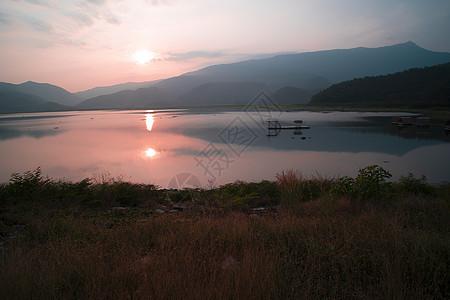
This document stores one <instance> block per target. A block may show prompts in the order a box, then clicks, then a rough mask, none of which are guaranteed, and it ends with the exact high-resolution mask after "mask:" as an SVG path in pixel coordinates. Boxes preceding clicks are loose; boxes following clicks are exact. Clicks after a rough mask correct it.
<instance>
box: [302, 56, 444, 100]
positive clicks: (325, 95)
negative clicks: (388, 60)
mask: <svg viewBox="0 0 450 300" xmlns="http://www.w3.org/2000/svg"><path fill="white" fill-rule="evenodd" d="M310 103H312V104H345V103H351V104H363V103H364V104H380V105H383V106H399V105H401V106H404V107H406V106H407V107H441V106H442V107H450V63H445V64H441V65H436V66H432V67H425V68H413V69H409V70H407V71H403V72H398V73H394V74H390V75H383V76H373V77H364V78H358V79H353V80H350V81H345V82H342V83H338V84H334V85H332V86H330V87H329V88H327V89H325V90H323V91H321V92H319V93H317V94H316V95H314V96H313V97H312V99H311V102H310Z"/></svg>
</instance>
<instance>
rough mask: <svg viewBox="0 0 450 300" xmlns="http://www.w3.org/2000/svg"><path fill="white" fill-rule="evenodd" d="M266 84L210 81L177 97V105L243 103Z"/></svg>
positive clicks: (249, 99) (265, 88)
mask: <svg viewBox="0 0 450 300" xmlns="http://www.w3.org/2000/svg"><path fill="white" fill-rule="evenodd" d="M267 89H268V86H267V85H266V84H264V83H260V82H211V83H205V84H203V85H201V86H199V87H196V88H194V89H192V90H190V91H189V92H186V93H184V94H183V95H181V96H180V97H178V98H177V99H176V100H175V101H174V104H179V105H245V104H247V103H249V102H251V101H252V100H253V98H254V97H255V96H256V95H257V94H258V93H259V92H261V91H263V90H267Z"/></svg>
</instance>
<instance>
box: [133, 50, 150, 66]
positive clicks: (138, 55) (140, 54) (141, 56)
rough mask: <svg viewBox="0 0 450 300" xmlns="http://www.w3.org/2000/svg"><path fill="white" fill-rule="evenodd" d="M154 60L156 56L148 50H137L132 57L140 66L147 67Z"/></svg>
mask: <svg viewBox="0 0 450 300" xmlns="http://www.w3.org/2000/svg"><path fill="white" fill-rule="evenodd" d="M154 58H155V54H154V53H153V52H150V51H148V50H136V51H135V52H134V53H133V55H132V59H133V61H134V62H136V63H138V64H140V65H145V64H146V63H148V62H149V61H151V60H152V59H154Z"/></svg>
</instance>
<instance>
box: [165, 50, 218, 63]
mask: <svg viewBox="0 0 450 300" xmlns="http://www.w3.org/2000/svg"><path fill="white" fill-rule="evenodd" d="M169 55H170V56H169V57H168V58H167V60H170V61H183V60H190V59H194V58H217V57H222V56H225V54H224V53H222V52H208V51H189V52H184V53H169Z"/></svg>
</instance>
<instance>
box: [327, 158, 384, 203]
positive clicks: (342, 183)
mask: <svg viewBox="0 0 450 300" xmlns="http://www.w3.org/2000/svg"><path fill="white" fill-rule="evenodd" d="M390 177H392V175H391V174H390V173H389V172H388V171H386V170H384V169H383V168H382V167H380V166H378V165H371V166H367V167H365V168H363V169H359V171H358V175H357V176H356V177H355V178H351V177H348V176H344V177H341V178H339V180H338V181H337V182H336V184H335V185H334V186H333V188H332V190H331V193H332V195H333V196H334V197H338V198H339V197H345V196H347V197H349V198H350V199H351V200H353V201H356V200H358V201H359V200H381V199H383V198H387V197H388V196H389V195H388V191H389V187H390V183H389V182H386V179H387V178H390Z"/></svg>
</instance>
